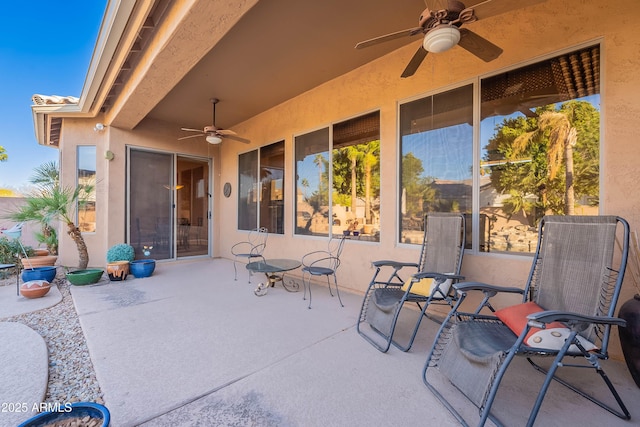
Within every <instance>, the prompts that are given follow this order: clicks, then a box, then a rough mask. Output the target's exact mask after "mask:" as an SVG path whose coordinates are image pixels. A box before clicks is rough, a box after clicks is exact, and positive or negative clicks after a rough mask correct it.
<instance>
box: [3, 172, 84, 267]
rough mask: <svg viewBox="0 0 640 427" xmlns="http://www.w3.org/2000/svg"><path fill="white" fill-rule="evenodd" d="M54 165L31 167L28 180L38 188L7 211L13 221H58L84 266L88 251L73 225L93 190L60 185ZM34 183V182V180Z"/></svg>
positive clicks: (80, 265)
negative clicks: (18, 205) (13, 209)
mask: <svg viewBox="0 0 640 427" xmlns="http://www.w3.org/2000/svg"><path fill="white" fill-rule="evenodd" d="M54 170H55V171H57V166H56V165H55V163H54V162H51V163H47V164H44V165H42V166H40V167H38V168H36V169H35V174H34V176H33V177H32V178H31V181H32V182H34V181H37V182H38V183H36V185H38V189H37V190H35V191H32V192H31V194H29V195H28V196H27V197H26V199H25V203H24V205H22V206H20V207H19V208H18V210H17V211H16V212H13V213H11V214H9V218H10V219H12V220H14V221H33V222H38V223H40V224H47V225H50V224H51V223H52V222H53V221H56V220H57V221H61V222H63V223H64V224H66V225H67V234H68V235H69V237H71V239H72V240H73V241H74V242H75V244H76V247H77V249H78V258H79V262H78V268H80V269H85V268H87V265H88V264H89V251H88V250H87V245H86V243H85V241H84V238H83V237H82V232H81V231H80V229H79V228H78V226H76V224H75V217H76V210H77V207H78V205H82V204H83V203H84V202H85V201H86V200H87V199H88V198H89V196H90V195H91V194H92V193H93V191H94V187H93V186H92V185H78V186H76V187H75V188H71V187H62V186H60V183H59V180H58V177H59V175H58V174H56V173H54ZM34 183H35V182H34Z"/></svg>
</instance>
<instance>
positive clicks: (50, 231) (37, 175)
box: [29, 161, 60, 255]
mask: <svg viewBox="0 0 640 427" xmlns="http://www.w3.org/2000/svg"><path fill="white" fill-rule="evenodd" d="M29 182H30V183H31V184H33V185H35V186H36V188H37V190H36V192H37V193H39V194H47V193H51V191H53V189H54V188H56V187H57V186H58V185H60V170H59V169H58V164H57V163H56V162H55V161H50V162H46V163H43V164H41V165H40V166H37V167H36V168H35V169H34V170H33V174H32V175H31V177H30V178H29ZM40 227H41V231H40V232H39V233H36V240H38V242H40V243H44V244H45V245H47V249H48V250H49V253H50V254H51V255H58V235H57V232H56V229H55V228H54V227H53V226H52V224H51V223H49V222H46V221H45V222H42V223H41V224H40Z"/></svg>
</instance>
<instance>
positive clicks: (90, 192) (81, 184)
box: [77, 145, 96, 232]
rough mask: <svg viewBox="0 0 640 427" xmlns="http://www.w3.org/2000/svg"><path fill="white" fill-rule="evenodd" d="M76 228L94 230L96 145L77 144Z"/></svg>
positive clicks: (83, 230) (86, 230)
mask: <svg viewBox="0 0 640 427" xmlns="http://www.w3.org/2000/svg"><path fill="white" fill-rule="evenodd" d="M77 161H78V178H77V185H78V189H79V190H80V191H79V196H78V208H77V215H78V228H79V229H80V231H82V232H95V231H96V192H95V187H96V147H95V146H89V145H81V146H78V160H77Z"/></svg>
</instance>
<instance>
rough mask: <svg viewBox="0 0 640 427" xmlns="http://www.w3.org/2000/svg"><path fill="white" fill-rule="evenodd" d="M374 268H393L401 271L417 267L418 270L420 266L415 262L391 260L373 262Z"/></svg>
mask: <svg viewBox="0 0 640 427" xmlns="http://www.w3.org/2000/svg"><path fill="white" fill-rule="evenodd" d="M371 264H373V266H374V267H378V268H379V267H393V268H395V269H396V270H400V269H401V268H404V267H415V268H418V267H419V266H418V264H417V263H415V262H402V261H390V260H381V261H373V262H372V263H371Z"/></svg>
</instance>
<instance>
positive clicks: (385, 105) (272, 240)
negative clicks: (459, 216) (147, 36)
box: [60, 0, 640, 301]
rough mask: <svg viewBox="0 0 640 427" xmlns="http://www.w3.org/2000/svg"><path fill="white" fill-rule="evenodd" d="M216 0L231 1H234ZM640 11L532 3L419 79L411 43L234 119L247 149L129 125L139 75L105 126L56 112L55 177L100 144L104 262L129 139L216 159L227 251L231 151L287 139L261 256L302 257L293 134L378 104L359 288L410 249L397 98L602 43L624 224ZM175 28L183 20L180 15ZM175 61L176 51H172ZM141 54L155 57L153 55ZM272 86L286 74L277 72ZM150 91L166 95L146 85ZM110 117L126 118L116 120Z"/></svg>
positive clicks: (604, 207) (485, 269) (220, 247)
mask: <svg viewBox="0 0 640 427" xmlns="http://www.w3.org/2000/svg"><path fill="white" fill-rule="evenodd" d="M197 3H199V2H197ZM229 3H233V2H229ZM247 3H250V2H247ZM200 6H202V5H201V4H200ZM218 6H219V7H227V8H230V9H233V6H232V5H230V4H224V5H222V4H218ZM230 12H231V10H230ZM233 12H234V13H233V14H231V15H233V16H234V17H237V16H238V14H239V13H240V12H239V9H233ZM200 13H201V14H202V13H204V12H202V11H200ZM195 18H196V17H195V16H193V15H189V14H187V15H186V16H185V17H183V18H182V17H181V19H184V22H190V23H192V21H193V20H194V19H195ZM503 19H504V20H508V21H509V22H517V23H518V25H508V26H507V25H502V24H503ZM639 20H640V6H639V5H638V3H637V1H636V0H621V1H618V2H616V6H615V10H611V9H610V7H609V6H608V5H607V2H601V1H595V0H585V1H579V2H578V1H565V0H549V1H547V2H545V3H543V4H541V5H537V6H535V7H533V8H528V9H523V10H518V11H515V12H513V13H511V14H509V15H504V16H503V17H501V18H500V19H492V20H486V21H479V22H477V23H475V24H474V25H475V26H474V31H477V32H479V33H482V34H490V35H491V37H492V40H494V41H496V42H498V41H499V44H500V46H501V47H502V48H503V49H504V53H503V54H502V55H501V56H500V57H499V58H498V59H496V60H495V61H492V62H490V63H484V62H482V61H480V60H478V59H477V58H475V57H473V56H471V55H469V54H467V53H466V52H463V51H461V50H456V49H453V50H451V51H449V52H446V53H443V54H439V55H430V56H429V59H428V61H426V62H425V63H424V64H423V65H422V67H421V68H420V69H419V70H418V72H417V73H416V75H415V76H413V77H412V78H409V79H400V78H399V74H400V72H401V71H402V69H403V67H404V65H405V64H406V63H407V62H408V60H409V59H410V58H411V56H412V55H413V53H414V51H415V49H416V47H417V46H418V43H419V42H415V43H412V44H410V45H407V46H405V47H402V48H400V49H398V50H396V51H394V52H392V53H390V54H388V55H386V56H384V57H381V58H379V59H377V60H374V61H373V62H370V63H368V64H366V65H364V66H362V67H360V68H358V69H355V70H353V71H351V72H349V73H347V74H345V75H343V76H340V77H338V78H335V79H333V80H331V81H328V82H326V83H323V84H321V85H319V86H317V87H315V88H314V89H312V90H310V91H308V92H305V93H303V94H301V95H299V96H296V97H294V98H292V99H289V100H287V101H285V102H283V103H282V104H280V105H277V106H276V107H274V108H271V109H269V110H267V111H264V112H262V113H260V114H257V115H255V116H254V117H251V118H250V119H248V120H246V121H244V122H242V123H239V124H236V125H234V126H233V129H234V130H235V131H236V132H237V133H238V134H240V135H242V136H243V137H246V138H248V139H250V140H251V141H252V143H251V145H248V146H247V145H243V144H234V143H223V144H222V145H220V146H212V145H209V144H204V143H202V142H199V143H195V142H190V141H193V140H186V141H177V138H178V137H180V136H182V134H181V133H180V130H179V127H178V126H176V125H175V124H173V123H164V122H159V121H156V120H150V119H143V120H142V121H141V122H140V124H139V125H137V126H136V127H135V128H133V129H132V130H129V129H128V128H129V125H130V124H134V123H135V122H136V121H137V119H133V120H132V121H131V122H130V123H128V122H127V121H126V120H125V117H124V116H122V113H123V111H127V110H128V109H130V110H132V111H131V112H130V113H128V114H131V115H133V116H135V115H136V114H146V113H147V112H148V111H149V105H139V106H137V105H128V104H127V99H128V95H127V93H133V92H135V91H136V90H145V91H146V90H148V87H149V86H150V84H151V83H152V82H153V80H150V81H146V82H145V80H144V78H142V79H140V81H138V82H137V83H136V84H137V85H138V86H136V87H132V88H131V87H128V86H127V89H126V92H125V94H124V95H122V97H121V98H119V99H118V102H117V103H116V104H115V105H116V107H117V109H116V110H117V115H118V117H117V118H116V119H115V122H114V123H113V125H112V126H108V127H107V128H106V129H105V130H104V131H103V132H94V131H93V127H94V125H95V123H96V122H98V121H103V122H105V123H109V122H110V119H109V114H110V113H107V115H106V116H101V115H99V116H97V117H92V118H90V119H86V118H66V119H64V121H63V128H62V137H61V139H60V152H61V165H62V181H63V183H66V184H73V182H74V180H75V164H76V162H75V156H76V154H75V153H76V146H77V145H82V144H88V145H96V146H97V153H98V154H97V157H98V159H97V176H98V185H97V188H98V197H97V205H98V219H97V221H98V224H97V232H96V233H93V234H86V235H85V239H86V241H87V244H88V246H89V249H90V265H93V266H102V265H104V255H105V252H106V250H107V248H108V247H109V246H111V245H112V244H115V243H119V242H122V241H123V240H124V239H125V236H126V229H125V209H126V192H125V185H126V179H125V178H126V169H125V165H126V147H127V146H137V147H150V148H154V149H158V150H164V151H168V152H178V153H183V154H192V155H197V156H202V157H208V158H211V159H212V171H211V176H212V185H213V186H212V188H213V199H212V204H213V211H212V212H213V222H212V235H211V239H212V254H211V255H212V256H213V257H226V258H231V257H232V256H231V253H230V247H231V245H232V244H233V243H235V242H237V241H239V240H242V239H243V238H244V237H245V234H246V233H245V232H241V231H237V230H236V218H237V192H236V190H237V188H236V187H237V180H238V178H237V176H238V154H239V153H242V152H246V151H247V150H251V149H255V148H257V147H260V146H263V145H266V144H270V143H273V142H276V141H280V140H283V139H284V141H285V165H286V171H285V183H284V186H285V219H284V221H285V233H284V235H271V236H270V237H269V242H268V249H267V255H268V254H277V255H278V257H291V258H299V257H300V256H301V254H303V253H306V252H309V251H311V250H316V249H320V248H322V247H324V246H325V245H326V241H325V240H322V239H316V238H308V237H302V236H294V235H293V227H294V225H293V217H294V215H293V212H294V206H293V202H294V185H295V183H294V176H293V175H294V174H293V170H294V166H295V165H294V158H293V138H294V136H295V135H298V134H302V133H306V132H308V131H311V130H314V129H317V128H319V127H323V126H327V125H329V124H331V123H334V122H338V121H342V120H345V119H348V118H351V117H355V116H357V115H361V114H363V113H366V112H369V111H373V110H379V111H380V126H381V128H380V131H381V135H380V138H381V183H382V184H381V185H382V187H381V234H380V242H379V243H370V242H358V241H348V242H347V245H346V248H345V250H344V252H343V264H342V266H341V268H340V271H339V275H338V277H339V281H340V285H341V286H342V287H345V288H349V289H350V290H352V291H356V292H363V291H364V290H365V289H366V287H367V285H368V280H369V278H370V277H371V274H372V272H373V270H372V268H371V264H370V262H371V261H372V260H376V259H398V260H407V261H415V260H416V259H417V257H418V248H416V247H413V246H408V245H401V244H398V243H397V229H398V221H399V218H398V214H397V212H398V209H397V195H398V180H397V170H398V136H397V135H398V128H397V123H398V104H399V103H400V102H403V101H406V100H408V99H412V98H416V97H420V96H424V95H425V94H430V93H436V92H440V91H443V90H444V89H445V88H448V87H453V86H459V85H461V84H463V83H469V82H474V81H476V80H477V79H478V78H479V77H482V76H486V75H489V74H493V73H496V72H498V71H501V70H506V69H509V68H514V67H516V66H518V65H523V64H526V63H531V62H534V61H535V60H537V59H541V58H544V57H548V56H553V55H555V54H558V53H562V52H566V51H570V50H574V49H576V48H578V47H581V46H586V45H589V44H595V43H601V79H602V80H601V81H602V85H601V101H602V105H601V108H602V149H601V205H600V206H601V207H600V212H601V213H602V214H615V215H619V216H622V217H624V218H626V219H627V220H628V221H629V222H630V224H631V228H632V230H635V229H637V228H638V226H639V225H640V198H638V197H636V196H635V195H634V192H633V189H634V188H635V185H636V183H637V182H638V180H639V178H640V172H639V169H638V166H637V164H638V160H639V159H640V148H639V146H638V144H636V141H635V139H636V138H635V137H636V132H637V131H636V129H635V123H636V122H637V121H638V118H639V117H640V101H639V100H640V85H639V84H638V77H637V76H638V71H637V70H638V69H640V55H639V54H638V52H640V36H638V32H637V28H636V26H635V23H636V22H638V21H639ZM225 22H227V21H225ZM176 25H178V26H179V25H180V22H177V23H176ZM190 25H191V24H190ZM165 30H166V31H178V32H180V31H179V28H178V29H175V28H174V27H172V26H170V25H166V29H165ZM167 39H168V40H170V42H171V43H174V44H175V45H174V46H172V49H175V51H176V52H180V49H179V47H180V46H183V47H184V48H185V49H186V48H187V46H188V45H189V43H190V42H191V38H190V37H187V36H181V37H180V38H179V39H178V40H176V39H171V38H170V37H168V38H167ZM213 42H215V40H213ZM164 54H165V55H166V54H167V53H166V52H164ZM175 59H177V60H178V61H180V60H183V58H181V56H180V55H177V56H176V58H175ZM149 60H150V61H152V60H153V58H150V59H149ZM166 62H167V58H164V57H163V58H162V60H160V61H159V63H158V64H154V63H151V64H147V65H148V66H147V67H146V68H145V70H143V71H140V73H142V74H141V76H142V77H144V75H145V74H148V75H150V76H151V77H150V78H153V79H159V78H160V77H159V76H161V75H162V73H163V71H162V69H157V68H155V67H154V66H155V65H161V64H163V63H166ZM169 62H171V61H169ZM291 65H292V66H294V65H295V64H291ZM149 73H150V74H149ZM132 84H133V83H132ZM273 84H286V82H276V81H274V83H273ZM169 86H171V85H170V84H160V85H159V87H161V88H162V89H163V90H165V91H168V90H169V89H170V87H169ZM152 98H157V99H160V98H162V97H161V96H159V94H153V96H152ZM137 99H138V100H139V99H140V98H137ZM111 114H112V115H114V114H116V113H111ZM118 123H127V125H125V126H124V127H120V126H118ZM106 150H110V151H112V152H113V153H114V154H115V157H114V159H113V160H111V161H109V160H106V159H105V158H104V153H105V151H106ZM225 182H229V183H231V184H232V186H233V192H232V195H231V197H229V198H224V197H223V196H222V186H223V184H224V183H225ZM60 253H61V256H60V261H61V263H62V264H63V265H74V264H75V263H76V262H77V254H76V250H75V245H74V244H73V242H72V241H71V240H70V239H68V238H67V237H66V236H65V237H63V238H62V241H61V245H60ZM529 267H530V258H528V257H518V256H507V255H495V254H472V253H470V254H467V255H466V256H465V259H464V263H463V267H462V273H463V274H464V275H466V277H467V278H468V279H471V280H477V281H487V282H490V283H495V284H502V285H523V284H524V281H525V279H526V276H527V274H528V271H529ZM626 282H627V283H626V285H625V289H624V292H623V295H622V298H621V301H624V300H626V299H627V298H629V297H630V296H631V295H632V294H633V293H634V289H633V286H632V284H631V280H630V276H628V277H627V280H626Z"/></svg>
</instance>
